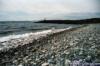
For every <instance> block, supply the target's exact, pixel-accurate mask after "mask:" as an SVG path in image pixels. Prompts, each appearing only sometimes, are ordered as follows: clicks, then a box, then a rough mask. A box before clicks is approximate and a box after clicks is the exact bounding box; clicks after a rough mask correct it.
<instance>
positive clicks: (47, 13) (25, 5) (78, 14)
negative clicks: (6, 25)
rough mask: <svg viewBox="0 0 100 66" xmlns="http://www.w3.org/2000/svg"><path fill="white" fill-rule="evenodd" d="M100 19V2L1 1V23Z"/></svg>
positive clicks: (70, 0)
mask: <svg viewBox="0 0 100 66" xmlns="http://www.w3.org/2000/svg"><path fill="white" fill-rule="evenodd" d="M44 18H45V19H84V18H100V0H0V21H7V20H18V21H19V20H41V19H44Z"/></svg>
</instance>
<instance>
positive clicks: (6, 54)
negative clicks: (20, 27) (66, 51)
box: [0, 25, 87, 64]
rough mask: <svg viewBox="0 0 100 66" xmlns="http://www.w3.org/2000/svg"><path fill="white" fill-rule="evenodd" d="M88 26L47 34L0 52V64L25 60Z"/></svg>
mask: <svg viewBox="0 0 100 66" xmlns="http://www.w3.org/2000/svg"><path fill="white" fill-rule="evenodd" d="M86 26H87V25H83V26H80V27H77V28H72V29H69V30H62V31H58V32H55V33H50V34H47V35H46V36H42V37H40V38H38V39H35V40H33V41H32V42H30V43H29V44H24V45H19V46H17V47H16V48H15V47H14V48H13V47H12V48H9V49H6V50H5V49H4V50H1V51H0V64H5V63H9V62H12V61H13V60H15V59H16V58H19V57H20V58H23V57H25V56H30V54H31V53H34V52H36V51H37V50H38V48H40V47H44V46H50V45H51V44H52V41H55V40H56V39H58V41H59V38H60V39H63V37H64V35H65V34H66V33H68V32H70V31H74V30H78V29H81V28H83V27H86ZM62 36H63V37H62ZM55 38H56V39H55ZM48 49H49V48H48Z"/></svg>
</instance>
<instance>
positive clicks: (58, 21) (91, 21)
mask: <svg viewBox="0 0 100 66" xmlns="http://www.w3.org/2000/svg"><path fill="white" fill-rule="evenodd" d="M35 23H53V24H95V23H100V18H92V19H83V20H41V21H38V22H35Z"/></svg>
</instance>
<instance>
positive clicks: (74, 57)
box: [0, 24, 100, 66]
mask: <svg viewBox="0 0 100 66" xmlns="http://www.w3.org/2000/svg"><path fill="white" fill-rule="evenodd" d="M70 63H100V24H89V25H88V26H84V27H80V28H76V29H71V30H66V31H63V32H59V33H57V34H56V33H55V34H52V35H48V36H46V37H42V38H40V40H34V42H33V43H30V44H26V45H24V46H19V47H17V48H16V49H14V48H12V49H10V50H9V51H7V52H0V64H1V65H0V66H69V64H70ZM72 66H73V65H72ZM79 66H81V65H79Z"/></svg>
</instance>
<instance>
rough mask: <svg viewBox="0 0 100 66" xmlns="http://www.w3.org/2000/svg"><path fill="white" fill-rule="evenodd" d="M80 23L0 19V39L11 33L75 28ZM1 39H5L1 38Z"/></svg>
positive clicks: (19, 33)
mask: <svg viewBox="0 0 100 66" xmlns="http://www.w3.org/2000/svg"><path fill="white" fill-rule="evenodd" d="M78 26H80V25H75V24H51V23H36V22H35V21H1V22H0V40H2V38H3V37H5V38H6V37H9V36H11V35H15V36H17V35H20V36H21V35H22V34H25V33H30V32H39V31H45V30H49V29H65V28H69V27H72V28H75V27H78ZM3 40H6V39H4V38H3Z"/></svg>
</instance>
